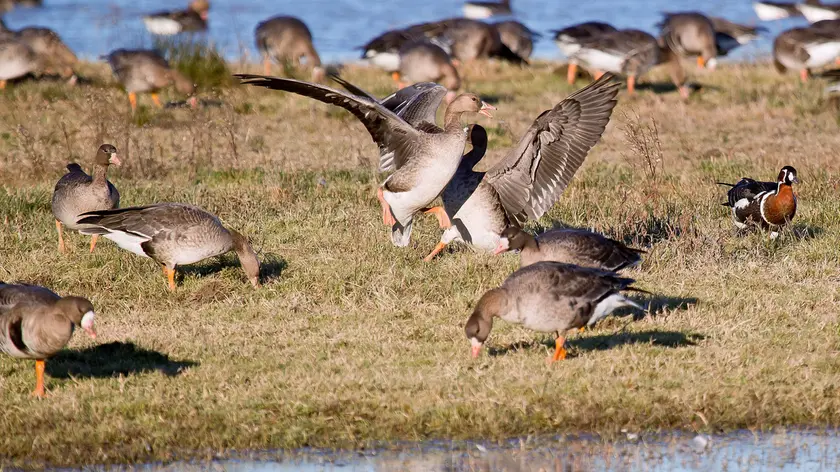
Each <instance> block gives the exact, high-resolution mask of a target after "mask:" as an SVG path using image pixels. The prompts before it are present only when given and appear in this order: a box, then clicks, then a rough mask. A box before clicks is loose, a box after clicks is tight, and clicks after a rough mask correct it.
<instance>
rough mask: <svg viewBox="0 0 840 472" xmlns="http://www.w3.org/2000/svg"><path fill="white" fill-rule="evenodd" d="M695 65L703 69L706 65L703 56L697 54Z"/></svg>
mask: <svg viewBox="0 0 840 472" xmlns="http://www.w3.org/2000/svg"><path fill="white" fill-rule="evenodd" d="M697 67H699V68H701V69H703V68H704V67H706V60H705V59H703V56H697Z"/></svg>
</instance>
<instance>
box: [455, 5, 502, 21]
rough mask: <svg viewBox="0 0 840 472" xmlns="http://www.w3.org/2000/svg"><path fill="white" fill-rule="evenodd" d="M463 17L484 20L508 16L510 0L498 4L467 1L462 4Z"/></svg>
mask: <svg viewBox="0 0 840 472" xmlns="http://www.w3.org/2000/svg"><path fill="white" fill-rule="evenodd" d="M463 10H464V17H466V18H469V19H472V20H484V19H487V18H490V17H491V16H501V15H510V14H512V13H513V11H512V10H511V8H510V0H501V1H499V2H482V1H473V0H469V1H466V2H464V7H463Z"/></svg>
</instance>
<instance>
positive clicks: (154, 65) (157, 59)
mask: <svg viewBox="0 0 840 472" xmlns="http://www.w3.org/2000/svg"><path fill="white" fill-rule="evenodd" d="M107 59H108V64H109V65H110V66H111V70H112V71H113V72H114V76H115V77H116V78H117V80H118V81H119V82H120V83H121V84H122V85H123V87H124V88H125V91H126V92H127V93H128V101H129V103H130V104H131V111H132V112H135V111H137V94H138V93H149V94H151V96H152V101H153V102H154V104H155V106H157V107H158V108H161V107H163V104H162V103H161V102H160V98H159V97H158V92H159V91H160V90H161V89H163V88H165V87H168V86H170V85H174V86H175V90H177V91H178V92H180V93H182V94H184V95H192V93H193V92H195V85H194V84H193V82H192V80H190V79H189V78H188V77H187V76H185V75H184V74H182V73H180V72H178V71H177V70H175V69H173V68H172V67H170V66H169V63H168V62H166V59H164V58H163V57H161V56H160V55H159V54H158V53H156V52H154V51H147V50H128V49H117V50H116V51H112V52H111V53H110V54H108V56H107ZM188 102H189V104H190V105H191V106H192V107H195V106H197V101H196V98H195V97H194V96H191V97H190V99H189V100H188Z"/></svg>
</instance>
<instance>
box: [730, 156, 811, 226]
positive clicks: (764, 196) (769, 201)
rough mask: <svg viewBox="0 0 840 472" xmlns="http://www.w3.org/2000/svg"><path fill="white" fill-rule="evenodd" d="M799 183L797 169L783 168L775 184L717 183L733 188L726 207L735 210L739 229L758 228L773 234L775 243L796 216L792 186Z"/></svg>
mask: <svg viewBox="0 0 840 472" xmlns="http://www.w3.org/2000/svg"><path fill="white" fill-rule="evenodd" d="M798 182H799V179H798V178H797V177H796V169H794V168H793V167H791V166H784V167H782V170H781V171H779V177H778V178H777V179H776V182H759V181H756V180H753V179H750V178H748V177H744V178H742V179H741V180H739V181H738V182H737V183H735V184H727V183H723V182H718V183H719V184H721V185H728V186H730V187H732V188H731V189H729V191H728V192H727V194H726V196H727V202H726V203H724V204H723V205H724V206H728V207H730V208H732V220H733V221H734V222H735V226H736V227H737V228H739V229H746V228H747V227H749V225H758V226H760V227H761V228H764V229H767V230H770V237H771V238H773V239H775V238H777V237H778V236H779V230H780V229H781V228H782V227H783V226H785V225H786V224H788V223H790V221H791V220H792V219H793V217H794V216H795V215H796V202H797V198H796V193H795V192H794V191H793V184H795V183H798Z"/></svg>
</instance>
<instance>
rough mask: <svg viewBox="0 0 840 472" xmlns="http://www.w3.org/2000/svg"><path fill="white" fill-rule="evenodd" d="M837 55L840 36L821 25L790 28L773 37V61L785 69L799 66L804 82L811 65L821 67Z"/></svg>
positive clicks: (781, 69) (777, 67) (797, 68)
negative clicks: (774, 38)
mask: <svg viewBox="0 0 840 472" xmlns="http://www.w3.org/2000/svg"><path fill="white" fill-rule="evenodd" d="M838 56H840V36H838V35H837V34H836V33H834V32H832V31H828V30H827V29H823V28H820V27H817V28H814V27H810V28H793V29H789V30H787V31H785V32H783V33H781V34H780V35H779V36H777V37H776V40H775V41H773V64H774V65H775V66H776V70H778V71H779V72H781V73H784V72H785V71H786V70H788V69H793V70H798V71H799V77H800V78H801V79H802V81H803V82H807V81H808V77H809V75H810V74H811V69H815V68H819V67H822V66H824V65H826V64H828V63H830V62H832V61H834V60H835V59H837V57H838Z"/></svg>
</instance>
